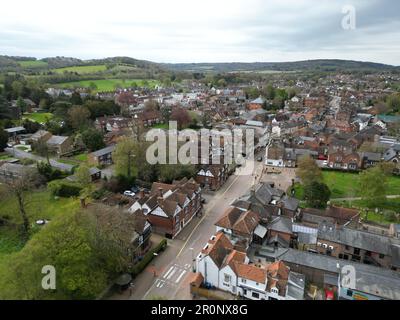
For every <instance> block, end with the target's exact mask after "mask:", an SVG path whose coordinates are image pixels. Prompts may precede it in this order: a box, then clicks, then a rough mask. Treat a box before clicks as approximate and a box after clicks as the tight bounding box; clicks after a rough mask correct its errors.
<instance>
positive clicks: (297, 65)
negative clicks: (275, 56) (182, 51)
mask: <svg viewBox="0 0 400 320" xmlns="http://www.w3.org/2000/svg"><path fill="white" fill-rule="evenodd" d="M162 66H164V67H165V68H167V69H169V70H172V71H188V72H206V71H214V72H221V73H223V72H262V71H340V70H346V71H351V70H371V71H392V70H400V67H395V66H391V65H386V64H381V63H373V62H361V61H351V60H334V59H332V60H331V59H324V60H306V61H296V62H253V63H251V62H250V63H244V62H232V63H175V64H162Z"/></svg>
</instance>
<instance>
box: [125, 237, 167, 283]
mask: <svg viewBox="0 0 400 320" xmlns="http://www.w3.org/2000/svg"><path fill="white" fill-rule="evenodd" d="M166 247H167V239H163V240H162V241H161V242H160V243H159V244H158V245H157V246H156V247H154V248H153V249H152V250H150V251H149V252H147V253H146V254H145V256H144V257H143V259H142V260H141V261H140V262H138V263H137V264H135V265H134V266H133V268H132V271H131V274H132V277H133V278H134V277H136V276H137V275H138V274H140V273H141V272H142V271H143V270H144V269H145V268H146V267H147V265H148V264H149V263H150V262H151V261H152V260H153V259H154V253H159V252H160V251H164V250H165V248H166Z"/></svg>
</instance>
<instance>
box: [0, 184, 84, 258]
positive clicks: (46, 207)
mask: <svg viewBox="0 0 400 320" xmlns="http://www.w3.org/2000/svg"><path fill="white" fill-rule="evenodd" d="M0 187H1V186H0ZM25 196H26V211H27V214H28V217H29V220H30V221H31V223H35V221H36V220H38V219H47V220H51V219H52V218H54V217H55V216H56V215H59V214H63V213H64V212H67V211H71V210H76V209H77V208H79V205H80V204H79V203H80V201H79V199H73V198H59V199H58V200H56V199H54V198H53V197H52V196H51V195H50V192H49V191H47V190H43V191H38V192H30V193H27V194H26V195H25ZM0 207H1V213H0V215H1V216H2V217H7V218H8V220H9V221H10V222H12V223H16V224H21V223H22V219H21V217H20V215H19V212H18V204H17V200H16V199H15V197H13V196H6V197H5V199H3V198H2V199H1V200H0ZM22 247H23V242H22V241H21V239H20V237H19V234H18V231H17V230H16V229H14V228H12V227H4V226H2V227H0V262H1V260H2V259H4V258H5V257H6V256H7V255H8V254H10V253H13V252H16V251H19V250H20V249H22Z"/></svg>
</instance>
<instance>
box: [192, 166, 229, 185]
mask: <svg viewBox="0 0 400 320" xmlns="http://www.w3.org/2000/svg"><path fill="white" fill-rule="evenodd" d="M228 177H229V174H228V165H225V164H209V165H202V166H201V168H200V170H199V171H198V172H197V175H196V178H195V179H196V182H197V183H198V184H200V186H201V187H202V188H209V189H210V190H213V191H215V190H218V189H219V188H221V187H222V186H223V185H224V183H225V181H226V180H227V179H228Z"/></svg>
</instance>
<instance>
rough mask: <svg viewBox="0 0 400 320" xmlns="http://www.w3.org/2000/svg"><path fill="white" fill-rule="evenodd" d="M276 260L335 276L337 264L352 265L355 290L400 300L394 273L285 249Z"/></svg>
mask: <svg viewBox="0 0 400 320" xmlns="http://www.w3.org/2000/svg"><path fill="white" fill-rule="evenodd" d="M278 259H279V260H282V261H283V262H288V263H292V264H298V265H302V266H307V267H310V268H315V269H319V270H323V271H329V272H331V273H337V274H339V270H338V268H337V264H339V266H343V265H344V264H346V265H352V266H353V267H354V268H355V270H356V288H355V289H356V290H359V291H362V292H365V293H369V294H372V295H376V296H379V297H382V298H385V299H393V300H399V299H400V290H399V288H400V274H399V273H397V272H395V271H391V270H388V269H383V268H379V267H374V266H371V265H366V264H362V263H356V262H352V261H343V260H340V259H336V258H333V257H329V256H325V255H321V254H315V253H309V252H306V251H299V250H295V249H286V251H285V252H284V253H283V254H282V255H280V256H279V257H278Z"/></svg>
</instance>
